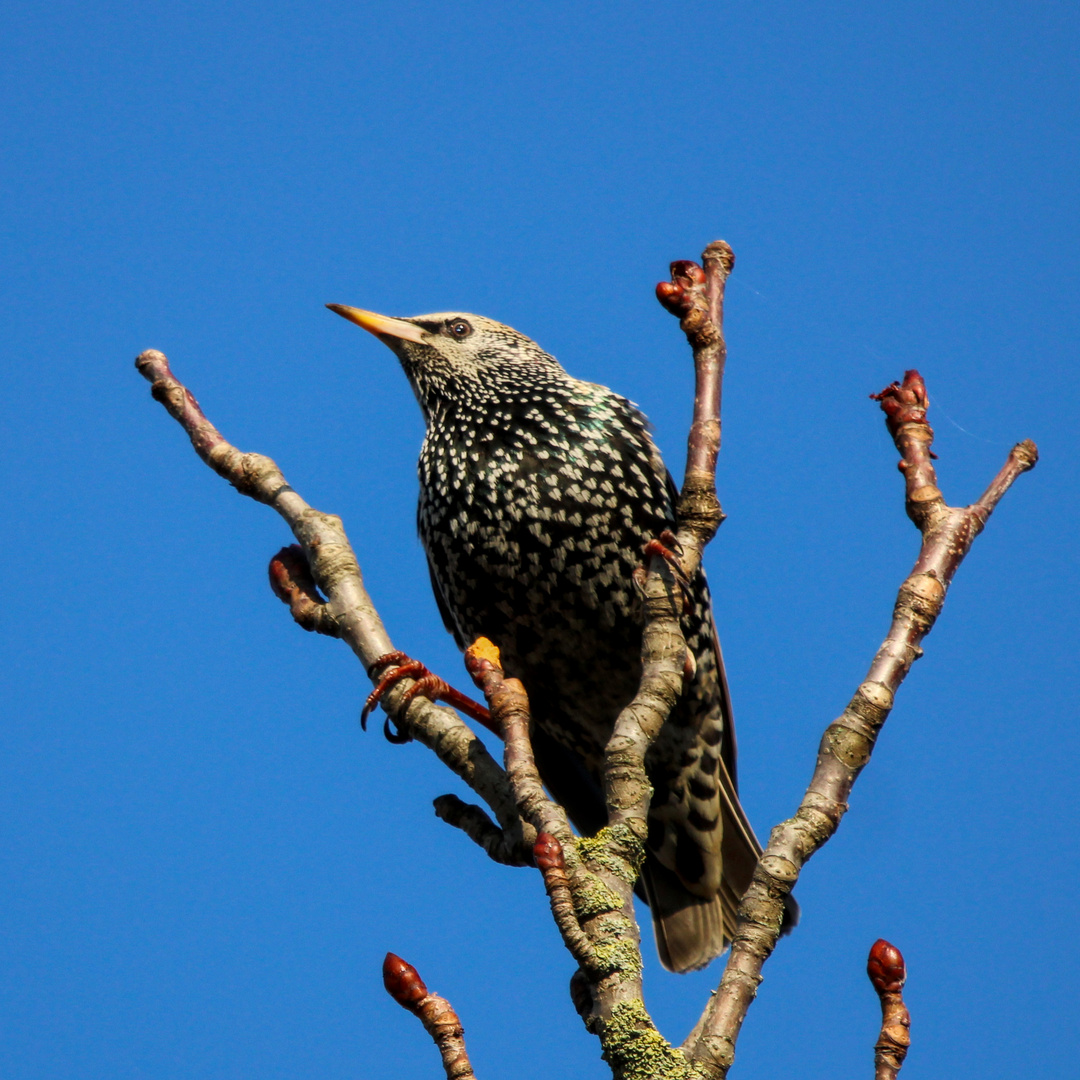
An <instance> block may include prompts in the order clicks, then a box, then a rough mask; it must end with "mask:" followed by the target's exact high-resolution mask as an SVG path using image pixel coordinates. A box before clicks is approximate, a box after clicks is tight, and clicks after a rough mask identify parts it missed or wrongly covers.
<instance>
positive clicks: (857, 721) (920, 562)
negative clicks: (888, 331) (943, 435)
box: [688, 371, 1038, 1080]
mask: <svg viewBox="0 0 1080 1080" xmlns="http://www.w3.org/2000/svg"><path fill="white" fill-rule="evenodd" d="M872 397H873V398H874V399H875V400H877V401H879V402H880V403H881V407H882V409H883V411H884V412H885V414H886V423H887V425H888V428H889V432H890V434H891V435H892V436H893V440H894V442H895V444H896V448H897V450H899V451H900V454H901V461H900V469H901V472H902V473H903V474H904V479H905V494H906V506H907V512H908V515H909V517H910V518H911V520H912V521H913V522H914V523H915V524H916V526H918V528H919V530H920V532H921V533H922V545H921V548H920V551H919V556H918V558H917V559H916V561H915V565H914V567H913V568H912V571H911V573H910V574H909V575H908V577H907V579H906V580H905V581H904V583H903V584H902V585H901V586H900V590H899V593H898V596H897V600H896V606H895V609H894V611H893V619H892V625H891V627H890V629H889V633H888V636H887V637H886V638H885V641H884V642H883V644H882V646H881V648H880V649H879V650H878V652H877V655H876V656H875V657H874V660H873V663H872V664H871V665H870V670H869V672H868V674H867V676H866V680H865V681H864V682H863V683H862V685H861V686H860V687H859V688H858V690H857V691H856V692H855V696H854V697H853V698H852V700H851V702H850V703H849V704H848V706H847V708H846V709H845V710H844V712H843V714H842V715H841V716H840V717H839V719H837V720H835V721H834V722H833V723H832V724H830V725H829V727H828V728H827V729H826V731H825V734H824V735H823V737H822V740H821V745H820V747H819V749H818V760H817V767H816V769H815V770H814V775H813V778H812V779H811V781H810V786H809V788H807V791H806V794H805V796H804V797H803V800H802V803H801V805H800V806H799V809H798V810H797V812H796V814H795V816H794V817H793V818H790V819H788V820H787V821H784V822H781V823H780V824H779V825H778V826H777V827H776V828H775V829H773V832H772V836H771V837H770V839H769V845H768V847H767V848H766V849H765V853H764V854H763V855H762V857H761V859H760V861H759V863H758V866H757V869H756V871H755V872H754V879H753V882H752V884H751V886H750V888H749V890H748V891H747V893H746V895H745V896H744V897H743V901H742V904H741V905H740V908H739V922H738V929H737V930H736V934H735V940H734V942H733V943H732V947H731V955H730V956H729V958H728V963H727V967H726V968H725V970H724V974H723V977H722V978H721V980H720V986H719V988H718V990H717V992H716V994H715V995H714V996H713V998H712V999H711V1001H710V1002H709V1005H708V1007H707V1008H706V1010H705V1015H704V1018H703V1022H702V1023H701V1024H700V1026H699V1027H698V1028H695V1031H696V1032H697V1037H696V1039H695V1041H694V1042H693V1044H692V1045H690V1046H689V1047H688V1050H689V1052H690V1055H691V1057H692V1059H693V1060H694V1062H695V1063H696V1064H697V1065H698V1066H699V1067H700V1068H701V1069H702V1072H703V1073H704V1074H705V1075H706V1076H707V1077H710V1078H718V1080H719V1078H723V1077H725V1076H726V1075H727V1072H728V1069H729V1068H730V1067H731V1064H732V1062H733V1060H734V1057H735V1041H736V1039H737V1038H738V1035H739V1029H740V1028H741V1026H742V1022H743V1020H744V1019H745V1017H746V1012H747V1010H748V1009H749V1007H750V1003H751V1002H752V1001H753V999H754V995H755V994H756V992H757V987H758V984H759V983H760V982H761V969H762V966H763V965H764V963H765V961H766V960H767V959H768V957H769V956H770V955H771V953H772V951H773V949H774V948H775V946H776V941H777V939H778V937H779V935H780V927H781V923H782V918H783V902H784V897H785V896H786V895H787V894H788V893H789V892H790V891H791V889H792V887H793V886H794V884H795V882H796V880H797V879H798V876H799V872H800V870H801V869H802V867H803V865H804V864H805V863H806V861H807V860H808V859H809V858H810V857H811V856H812V855H813V854H814V852H816V851H817V850H818V848H820V847H821V846H822V845H823V844H824V843H825V842H826V841H827V840H828V839H829V838H830V837H831V836H832V835H833V833H835V832H836V830H837V828H838V826H839V824H840V819H841V818H842V817H843V815H844V813H845V812H846V810H847V798H848V795H849V794H850V792H851V789H852V786H853V785H854V783H855V780H856V778H857V777H858V775H859V773H860V772H861V771H862V769H863V767H864V766H865V765H866V763H867V762H868V761H869V760H870V755H871V753H872V752H873V749H874V743H875V741H876V739H877V736H878V733H879V732H880V730H881V727H882V725H883V724H884V723H885V720H886V718H887V717H888V715H889V712H890V710H891V709H892V706H893V701H894V700H895V696H896V692H897V690H898V689H899V687H900V684H901V683H902V682H903V680H904V678H905V676H906V675H907V673H908V670H909V669H910V667H911V665H912V663H913V662H914V661H915V660H916V659H917V658H918V657H919V656H921V655H922V647H921V644H920V643H921V642H922V639H923V638H924V637H925V636H926V635H927V634H928V633H929V632H930V629H931V628H932V627H933V625H934V621H935V620H936V618H937V616H938V614H939V613H940V611H941V608H942V605H943V604H944V602H945V594H946V591H947V590H948V586H949V583H950V581H951V580H952V577H953V575H954V574H955V573H956V570H957V568H958V567H959V566H960V563H961V562H962V561H963V559H964V557H965V556H966V555H967V553H968V551H969V550H970V548H971V545H972V543H973V541H974V539H975V537H976V536H977V535H978V534H979V533H980V532H981V531H982V528H983V526H984V525H985V524H986V520H987V518H988V517H989V516H990V514H991V512H992V511H993V509H994V507H995V506H996V505H997V503H998V501H999V500H1000V499H1001V497H1002V496H1003V495H1004V494H1005V492H1006V491H1007V490H1008V489H1009V486H1010V485H1011V484H1012V482H1013V481H1014V480H1015V479H1016V478H1017V477H1018V476H1019V475H1020V474H1021V473H1022V472H1026V471H1027V470H1028V469H1031V468H1033V467H1034V465H1035V463H1036V461H1037V460H1038V451H1037V450H1036V448H1035V444H1034V443H1033V442H1031V441H1030V440H1029V441H1026V442H1022V443H1020V444H1018V445H1017V446H1015V447H1013V449H1012V451H1011V453H1010V454H1009V458H1008V460H1007V461H1006V463H1005V465H1004V466H1003V467H1002V469H1001V471H1000V472H999V473H998V475H997V476H996V477H995V478H994V480H993V481H992V482H991V484H990V486H989V487H988V488H987V489H986V491H985V492H984V493H983V495H982V497H981V498H980V499H978V501H976V502H975V503H973V504H972V505H971V506H967V507H950V506H947V505H946V504H945V500H944V498H943V497H942V494H941V491H940V489H939V488H938V486H937V476H936V473H935V471H934V466H933V463H932V455H931V453H930V446H931V444H932V442H933V439H934V433H933V430H932V429H931V428H930V426H929V424H927V422H926V410H927V407H928V404H929V402H928V399H927V395H926V387H925V385H924V383H923V380H922V377H921V376H920V375H919V373H918V372H917V371H909V372H907V373H906V375H905V377H904V382H903V383H902V384H900V383H893V384H892V385H891V386H889V387H887V388H886V389H885V390H883V391H882V392H881V393H880V394H874V395H872Z"/></svg>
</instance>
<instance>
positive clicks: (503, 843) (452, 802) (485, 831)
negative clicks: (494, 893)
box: [432, 795, 532, 866]
mask: <svg viewBox="0 0 1080 1080" xmlns="http://www.w3.org/2000/svg"><path fill="white" fill-rule="evenodd" d="M432 805H433V806H434V807H435V815H436V817H438V818H440V819H441V820H443V821H445V822H446V824H447V825H452V826H453V827H454V828H455V829H460V830H461V831H462V832H463V833H464V834H465V835H466V836H467V837H468V838H469V839H470V840H472V841H473V843H475V844H478V845H479V846H480V847H482V848H483V849H484V851H485V853H486V854H487V855H488V857H489V858H490V859H492V860H493V861H495V862H497V863H502V864H503V865H504V866H531V865H532V853H531V852H530V850H529V848H528V846H527V845H526V844H524V843H523V842H522V841H521V838H520V836H515V835H514V834H512V833H509V832H506V830H504V829H500V828H499V826H498V825H496V824H495V822H494V821H492V820H491V818H490V817H488V815H487V813H486V811H485V810H484V809H483V808H482V807H480V806H476V805H474V804H473V803H467V802H463V801H462V800H461V799H459V798H458V797H457V796H456V795H439V796H438V797H437V798H436V799H434V800H433V801H432Z"/></svg>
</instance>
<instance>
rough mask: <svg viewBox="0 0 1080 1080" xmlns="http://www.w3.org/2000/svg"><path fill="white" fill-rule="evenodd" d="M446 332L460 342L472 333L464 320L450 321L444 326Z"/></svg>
mask: <svg viewBox="0 0 1080 1080" xmlns="http://www.w3.org/2000/svg"><path fill="white" fill-rule="evenodd" d="M446 331H447V333H448V334H449V335H450V336H451V337H454V338H457V339H458V341H461V340H463V339H464V338H467V337H468V336H469V335H470V334H471V333H472V327H471V326H470V325H469V324H468V323H467V322H466V321H465V320H464V319H452V320H451V321H450V322H448V323H447V324H446Z"/></svg>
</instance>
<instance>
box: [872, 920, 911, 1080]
mask: <svg viewBox="0 0 1080 1080" xmlns="http://www.w3.org/2000/svg"><path fill="white" fill-rule="evenodd" d="M866 974H867V975H868V976H869V977H870V982H871V983H872V984H873V987H874V989H875V990H876V991H877V996H878V998H879V999H880V1000H881V1034H880V1035H879V1036H878V1041H877V1044H876V1045H875V1046H874V1080H896V1074H897V1073H899V1072H900V1067H901V1066H902V1065H903V1064H904V1058H906V1057H907V1052H908V1047H910V1046H911V1032H910V1028H911V1014H910V1013H909V1012H908V1009H907V1006H906V1005H905V1004H904V993H903V992H904V982H905V980H906V979H907V969H906V968H905V966H904V958H903V956H901V955H900V950H899V949H898V948H897V947H896V946H895V945H891V944H890V943H889V942H887V941H886V940H885V939H884V938H878V940H877V941H875V942H874V944H873V945H872V946H871V947H870V956H869V958H868V959H867V961H866Z"/></svg>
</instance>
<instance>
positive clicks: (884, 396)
mask: <svg viewBox="0 0 1080 1080" xmlns="http://www.w3.org/2000/svg"><path fill="white" fill-rule="evenodd" d="M870 397H871V399H872V400H873V401H879V402H881V411H882V412H883V413H885V424H886V426H887V427H888V429H889V434H890V435H892V436H893V437H894V438H895V437H896V432H897V430H898V429H899V427H900V425H901V424H925V423H926V410H927V409H928V408H929V407H930V398H929V396H928V395H927V393H926V383H924V382H923V377H922V376H921V375H920V374H919V373H918V372H917V371H915V370H914V369H912V370H911V371H905V372H904V381H903V382H902V383H897V382H894V383H891V384H890V385H889V386H886V387H885V389H884V390H882V391H881V392H880V393H877V394H871V395H870Z"/></svg>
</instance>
